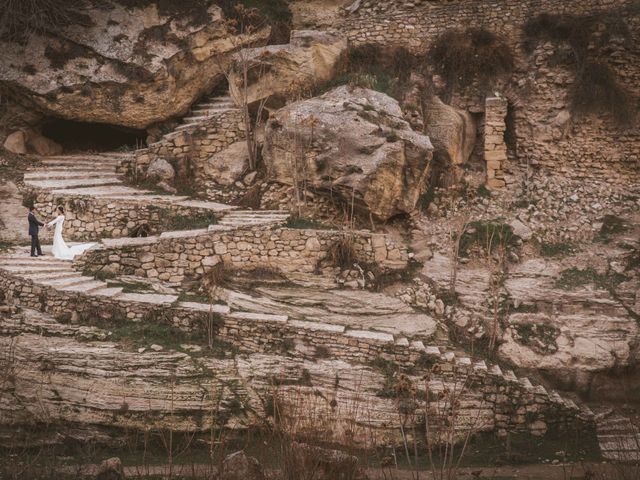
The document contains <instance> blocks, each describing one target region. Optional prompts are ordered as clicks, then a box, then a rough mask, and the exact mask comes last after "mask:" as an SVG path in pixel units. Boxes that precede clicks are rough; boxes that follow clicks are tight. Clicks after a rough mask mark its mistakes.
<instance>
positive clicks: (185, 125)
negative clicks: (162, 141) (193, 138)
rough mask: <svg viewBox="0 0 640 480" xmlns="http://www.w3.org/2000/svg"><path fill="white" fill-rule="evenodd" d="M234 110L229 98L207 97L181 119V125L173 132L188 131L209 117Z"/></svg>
mask: <svg viewBox="0 0 640 480" xmlns="http://www.w3.org/2000/svg"><path fill="white" fill-rule="evenodd" d="M236 108H237V107H236V106H235V104H234V103H233V101H232V100H231V97H229V96H220V97H213V96H210V97H207V98H205V99H204V100H203V101H201V102H200V103H197V104H195V105H194V106H193V107H192V108H191V112H190V114H189V115H187V116H186V117H184V118H183V119H182V122H181V124H180V125H179V126H178V127H176V129H175V131H180V130H188V129H190V128H193V127H195V126H197V125H198V124H200V123H202V122H203V121H206V120H208V119H209V118H211V117H214V116H217V115H220V114H221V113H224V112H227V111H229V110H234V109H236ZM169 135H171V134H169Z"/></svg>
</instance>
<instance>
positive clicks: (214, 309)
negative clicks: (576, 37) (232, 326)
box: [178, 302, 231, 315]
mask: <svg viewBox="0 0 640 480" xmlns="http://www.w3.org/2000/svg"><path fill="white" fill-rule="evenodd" d="M178 307H180V308H186V309H189V310H196V311H198V312H206V313H209V312H211V313H218V314H220V315H227V314H229V313H231V308H229V306H228V305H220V304H217V303H214V304H211V305H209V304H206V303H196V302H180V303H178Z"/></svg>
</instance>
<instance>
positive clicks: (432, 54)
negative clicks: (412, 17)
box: [427, 28, 514, 90]
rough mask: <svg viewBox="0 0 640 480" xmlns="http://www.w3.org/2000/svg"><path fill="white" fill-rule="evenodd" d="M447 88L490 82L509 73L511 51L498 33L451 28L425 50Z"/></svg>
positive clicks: (511, 67) (511, 59)
mask: <svg viewBox="0 0 640 480" xmlns="http://www.w3.org/2000/svg"><path fill="white" fill-rule="evenodd" d="M427 57H428V59H429V60H430V61H431V62H432V64H433V67H434V69H435V71H436V73H438V74H439V75H441V76H442V78H443V79H444V81H445V82H446V84H447V86H448V88H449V89H450V90H453V89H454V88H455V87H456V86H458V87H461V88H465V87H468V86H469V85H471V84H472V83H473V82H474V81H479V82H481V83H482V84H486V85H488V84H491V83H492V82H493V81H494V80H495V79H496V78H497V77H499V76H501V75H506V74H509V73H511V71H512V70H513V66H514V63H513V54H512V52H511V48H510V47H509V45H508V44H507V43H506V42H505V41H504V40H503V39H502V38H501V37H499V36H498V35H496V34H495V33H493V32H490V31H488V30H485V29H483V28H471V29H468V30H450V31H448V32H445V33H443V34H442V35H440V36H439V37H438V38H437V39H436V40H435V41H434V42H433V45H431V48H430V49H429V52H428V53H427Z"/></svg>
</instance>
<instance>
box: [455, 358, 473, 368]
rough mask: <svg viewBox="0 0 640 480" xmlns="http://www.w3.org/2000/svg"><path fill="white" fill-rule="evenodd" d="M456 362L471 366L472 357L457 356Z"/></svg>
mask: <svg viewBox="0 0 640 480" xmlns="http://www.w3.org/2000/svg"><path fill="white" fill-rule="evenodd" d="M456 364H457V365H462V366H465V367H466V366H471V359H470V358H469V357H457V358H456Z"/></svg>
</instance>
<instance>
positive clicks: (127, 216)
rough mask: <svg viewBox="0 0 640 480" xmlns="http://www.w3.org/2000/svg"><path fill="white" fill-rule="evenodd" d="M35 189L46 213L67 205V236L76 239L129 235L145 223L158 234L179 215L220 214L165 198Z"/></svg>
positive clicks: (39, 206)
mask: <svg viewBox="0 0 640 480" xmlns="http://www.w3.org/2000/svg"><path fill="white" fill-rule="evenodd" d="M34 193H35V194H36V200H35V202H34V205H35V207H36V208H37V209H38V211H40V212H42V213H43V214H44V215H45V217H46V216H47V214H48V213H49V212H54V210H55V207H57V206H58V205H63V206H64V209H65V219H66V220H65V224H64V237H65V239H67V240H72V241H86V240H100V239H102V238H111V237H127V236H130V235H132V234H133V233H134V232H135V231H136V230H137V229H139V228H140V227H142V226H145V230H146V232H147V234H155V233H159V232H162V231H166V230H167V229H171V228H170V227H171V224H172V219H174V218H178V217H187V218H189V217H191V218H193V217H207V218H208V217H211V218H214V219H215V218H217V217H216V216H214V214H213V213H212V211H211V210H210V209H206V208H198V207H195V206H188V207H187V206H181V205H176V204H171V203H164V202H163V201H162V200H158V201H157V203H155V204H152V203H148V201H147V202H139V201H135V200H130V201H127V200H121V199H118V200H114V199H109V198H101V197H89V196H66V195H65V196H64V197H62V196H58V195H53V194H51V193H50V192H48V191H34ZM167 198H169V197H167ZM51 216H52V217H53V213H51ZM211 223H214V222H213V221H212V222H211ZM52 232H53V231H52V230H50V231H49V233H46V231H45V230H42V231H41V236H42V237H43V238H47V235H50V236H52V235H53V233H52Z"/></svg>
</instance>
